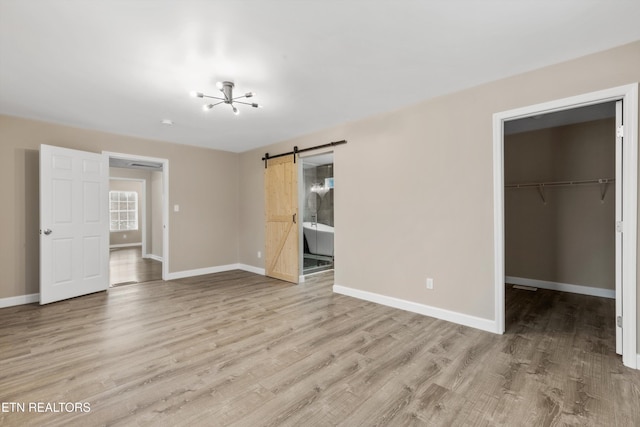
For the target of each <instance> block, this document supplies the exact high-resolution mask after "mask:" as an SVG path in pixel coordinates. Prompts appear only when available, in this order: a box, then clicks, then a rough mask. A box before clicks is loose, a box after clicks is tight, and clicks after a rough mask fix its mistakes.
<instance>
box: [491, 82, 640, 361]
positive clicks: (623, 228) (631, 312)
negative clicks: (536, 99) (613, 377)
mask: <svg viewBox="0 0 640 427" xmlns="http://www.w3.org/2000/svg"><path fill="white" fill-rule="evenodd" d="M617 101H622V102H617ZM611 103H615V104H616V105H617V111H616V116H617V120H619V122H616V125H615V126H614V127H613V129H612V131H614V135H612V137H611V139H615V147H616V148H615V151H616V156H615V157H616V162H615V163H616V164H615V168H614V173H615V177H611V176H609V174H608V173H607V171H606V170H604V171H603V173H604V174H606V175H607V176H606V177H605V176H598V177H586V179H585V178H583V177H581V178H580V179H578V178H576V179H575V180H574V181H576V182H572V179H567V180H564V179H560V178H557V179H555V180H551V181H544V180H542V181H541V179H542V178H539V177H538V178H537V179H538V181H532V182H526V183H525V182H522V184H530V186H529V187H526V186H524V185H523V186H522V187H521V189H518V187H517V186H516V187H511V185H513V184H518V183H512V182H507V181H506V178H508V177H513V176H514V175H513V173H514V172H513V171H508V170H507V169H508V165H506V163H505V159H506V155H507V154H509V153H507V149H506V148H505V143H506V141H508V138H509V136H508V134H509V133H510V132H511V131H512V130H513V127H514V126H515V127H517V126H521V125H525V124H527V125H533V126H536V125H535V122H536V121H538V122H543V121H546V120H547V119H557V118H558V117H561V116H562V117H565V118H566V116H571V115H573V116H576V115H577V116H580V114H578V113H584V112H585V111H587V110H589V111H591V112H593V111H595V110H597V109H603V110H609V111H611ZM607 104H608V105H607ZM583 107H586V108H587V110H580V109H581V108H583ZM554 113H557V114H554ZM558 114H560V115H558ZM609 114H610V113H609ZM637 120H638V85H637V84H633V85H628V86H622V87H618V88H613V89H609V90H604V91H599V92H594V93H591V94H585V95H581V96H577V97H572V98H566V99H562V100H557V101H552V102H549V103H545V104H539V105H534V106H530V107H525V108H521V109H517V110H511V111H506V112H502V113H497V114H495V115H494V125H493V126H494V195H495V197H494V221H495V226H494V238H495V240H494V241H495V296H496V300H495V319H496V332H497V333H504V331H505V282H506V280H505V279H506V268H507V267H506V260H507V258H508V257H511V258H513V255H514V253H510V254H509V255H505V241H506V240H507V239H508V236H507V239H506V238H505V228H506V227H505V226H506V222H505V212H506V209H507V208H509V209H510V208H512V207H513V206H510V207H509V206H507V203H510V204H511V201H510V200H508V199H507V200H506V201H505V190H507V191H517V192H522V191H530V192H531V193H530V194H528V196H531V195H533V197H535V198H538V199H539V201H540V203H542V204H544V203H549V204H550V203H551V202H552V200H553V201H558V195H559V192H560V191H565V190H567V189H570V188H573V189H575V188H578V187H579V188H580V191H583V192H584V193H585V195H586V194H587V190H588V187H589V186H595V188H596V189H598V190H599V191H598V190H595V191H596V201H598V202H605V203H607V202H608V203H609V204H611V202H612V201H613V200H614V196H615V204H616V218H615V221H610V226H611V228H612V230H610V231H609V233H615V235H614V237H613V240H615V241H616V243H615V244H614V245H611V241H612V237H611V234H608V236H605V240H607V239H608V240H607V241H608V242H609V245H610V246H614V247H615V259H616V260H615V269H614V270H615V282H616V286H615V290H612V289H606V290H605V291H608V292H611V291H613V295H614V296H615V299H616V313H615V315H616V319H615V321H614V322H615V323H616V324H617V325H618V326H617V327H616V350H617V351H619V353H621V354H622V361H623V363H624V364H625V365H626V366H628V367H631V368H636V367H637V353H636V352H637V350H636V330H637V318H636V242H637V236H636V230H637V153H638V151H637V144H638V141H637ZM611 139H610V140H611ZM609 156H611V153H609ZM569 160H571V159H569ZM525 169H526V167H525ZM530 169H532V170H535V167H531V168H530ZM568 169H571V168H568ZM521 172H522V171H516V172H515V176H517V174H518V173H521ZM561 172H568V171H561ZM609 173H610V172H609ZM577 181H581V182H577ZM593 181H595V182H593ZM614 182H615V189H616V191H615V195H614V194H613V191H611V192H609V193H608V192H607V186H612V185H613V183H614ZM545 184H549V185H545ZM505 185H508V186H509V187H507V189H505ZM554 186H555V187H556V188H555V189H554V190H553V193H552V191H551V190H550V188H552V187H554ZM560 187H562V188H563V189H561V188H560ZM565 187H566V188H565ZM514 188H515V190H512V189H514ZM592 189H593V188H592ZM523 194H524V193H520V195H519V196H516V198H517V197H524V196H523ZM565 195H566V194H565ZM573 196H576V194H574V195H573ZM606 197H609V199H608V200H606ZM509 198H512V195H511V194H510V195H509ZM592 201H593V200H592ZM531 206H533V205H531ZM609 206H610V208H611V205H609ZM529 214H530V213H529ZM600 214H603V213H602V212H600ZM603 215H604V216H606V215H609V217H611V211H609V212H608V214H603ZM583 216H584V215H583V212H580V215H578V217H577V218H576V219H575V221H579V220H580V219H582V218H583ZM600 216H602V215H600ZM601 219H602V218H601ZM509 228H512V227H511V225H509ZM565 231H566V230H561V231H560V232H565ZM524 232H525V233H526V230H525V231H524ZM513 248H514V246H513V243H512V242H511V243H510V244H509V249H513ZM516 249H517V248H516ZM531 251H534V249H533V248H531ZM515 252H517V250H515ZM525 252H526V251H524V252H523V253H525ZM592 259H597V260H598V261H603V258H602V254H600V255H596V256H595V257H594V258H592ZM610 261H611V257H609V267H607V268H604V269H603V271H606V270H608V271H609V274H610V273H611V268H612V267H611V262H610ZM603 262H604V263H605V264H606V263H607V261H606V260H605V261H603ZM601 267H602V266H601ZM509 268H515V267H513V266H510V267H509ZM520 268H523V267H520ZM569 270H570V269H569ZM520 271H524V270H520ZM555 273H557V271H556V272H555ZM563 273H566V272H563ZM574 273H575V274H577V275H580V274H584V271H582V270H580V267H578V268H576V269H575V271H574ZM564 277H567V276H564ZM510 279H512V278H510ZM605 280H606V279H605ZM511 281H513V280H511ZM545 282H546V283H548V282H551V280H542V281H538V282H535V281H534V282H532V283H529V284H536V283H537V284H541V283H545ZM560 285H562V283H560ZM588 287H589V286H588ZM590 287H591V288H595V289H598V288H601V287H602V286H595V287H594V286H590ZM605 287H608V288H611V286H610V285H607V286H605ZM565 290H566V289H565ZM574 290H575V289H574ZM623 296H624V297H623ZM612 323H613V322H612Z"/></svg>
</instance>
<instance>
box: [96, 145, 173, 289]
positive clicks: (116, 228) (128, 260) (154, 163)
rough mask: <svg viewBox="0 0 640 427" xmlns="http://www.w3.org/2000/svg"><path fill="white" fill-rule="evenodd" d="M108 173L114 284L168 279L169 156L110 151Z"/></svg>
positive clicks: (111, 264) (112, 279) (111, 282)
mask: <svg viewBox="0 0 640 427" xmlns="http://www.w3.org/2000/svg"><path fill="white" fill-rule="evenodd" d="M106 155H108V156H109V175H110V196H109V198H110V200H109V209H110V212H109V223H110V251H109V266H110V279H109V284H110V286H121V285H128V284H134V283H142V282H148V281H154V280H163V279H165V277H166V275H167V271H168V259H167V255H168V251H167V250H166V248H167V242H168V230H167V226H166V224H167V221H166V218H167V217H168V197H167V192H168V160H166V159H157V158H152V157H144V156H134V155H128V154H119V153H106Z"/></svg>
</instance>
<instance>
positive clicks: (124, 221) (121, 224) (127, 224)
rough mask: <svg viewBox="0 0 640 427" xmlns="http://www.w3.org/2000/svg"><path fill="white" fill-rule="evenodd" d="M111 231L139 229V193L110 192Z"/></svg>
mask: <svg viewBox="0 0 640 427" xmlns="http://www.w3.org/2000/svg"><path fill="white" fill-rule="evenodd" d="M109 215H110V218H111V220H110V221H109V224H110V225H109V230H110V231H127V230H137V229H138V193H136V192H135V191H109Z"/></svg>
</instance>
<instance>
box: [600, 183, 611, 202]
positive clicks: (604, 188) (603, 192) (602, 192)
mask: <svg viewBox="0 0 640 427" xmlns="http://www.w3.org/2000/svg"><path fill="white" fill-rule="evenodd" d="M598 184H600V203H604V196H606V195H607V189H608V188H609V180H608V179H599V180H598Z"/></svg>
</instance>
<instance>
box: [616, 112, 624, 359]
mask: <svg viewBox="0 0 640 427" xmlns="http://www.w3.org/2000/svg"><path fill="white" fill-rule="evenodd" d="M621 127H622V101H616V353H618V354H622V325H621V324H620V323H618V319H622V271H623V270H622V255H623V254H622V247H623V246H622V227H621V226H620V224H622V221H623V220H624V218H623V217H622V204H623V202H624V201H623V192H622V185H623V184H624V182H623V174H622V172H623V171H622V164H623V163H622V153H623V150H622V148H623V147H622V144H623V138H622V132H619V131H618V129H621Z"/></svg>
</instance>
